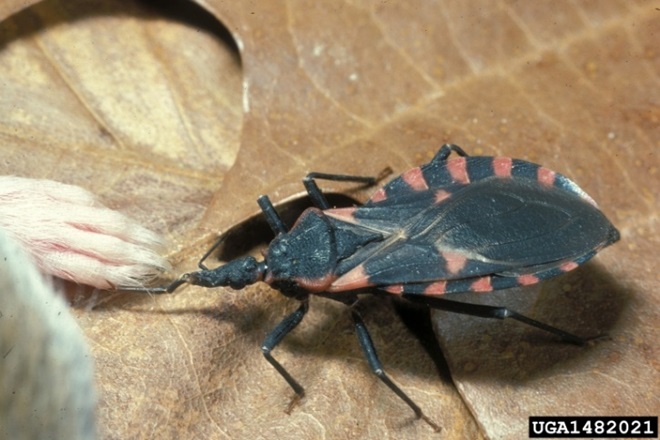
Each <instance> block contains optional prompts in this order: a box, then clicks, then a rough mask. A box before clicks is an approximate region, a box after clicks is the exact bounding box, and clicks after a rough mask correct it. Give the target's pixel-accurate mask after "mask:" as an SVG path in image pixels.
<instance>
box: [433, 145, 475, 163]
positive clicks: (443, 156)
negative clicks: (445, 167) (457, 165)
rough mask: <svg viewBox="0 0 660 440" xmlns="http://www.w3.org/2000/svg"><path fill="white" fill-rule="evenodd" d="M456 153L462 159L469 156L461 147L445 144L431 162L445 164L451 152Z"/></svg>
mask: <svg viewBox="0 0 660 440" xmlns="http://www.w3.org/2000/svg"><path fill="white" fill-rule="evenodd" d="M452 151H454V152H455V153H456V154H458V155H459V156H461V157H466V156H469V154H467V153H466V152H465V151H464V150H463V149H462V148H461V147H459V146H458V145H454V144H444V145H443V146H442V147H441V148H440V151H438V153H437V154H436V155H435V157H434V158H433V160H431V162H444V161H446V160H447V158H448V157H449V155H450V154H451V152H452Z"/></svg>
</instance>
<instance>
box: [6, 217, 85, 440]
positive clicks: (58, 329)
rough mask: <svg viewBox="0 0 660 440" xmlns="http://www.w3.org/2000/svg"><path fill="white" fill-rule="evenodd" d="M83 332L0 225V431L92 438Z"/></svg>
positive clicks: (17, 439)
mask: <svg viewBox="0 0 660 440" xmlns="http://www.w3.org/2000/svg"><path fill="white" fill-rule="evenodd" d="M95 408H96V397H95V392H94V372H93V366H92V360H91V357H90V354H89V352H88V351H87V347H86V345H85V339H84V337H83V335H82V332H81V331H80V328H79V327H78V325H77V324H76V321H75V320H74V319H73V317H72V316H71V315H70V314H69V307H68V305H67V304H66V303H65V302H64V300H63V299H62V297H61V296H60V295H59V294H56V293H55V292H54V290H53V288H52V286H51V285H50V283H48V282H47V281H46V280H45V279H44V277H43V275H41V274H40V273H39V272H38V271H37V269H36V267H35V266H34V265H33V264H32V262H31V261H30V260H29V259H28V258H27V257H26V255H25V254H24V252H23V250H22V249H21V248H20V247H19V246H18V244H16V243H15V242H14V241H13V240H11V239H10V238H9V237H8V236H7V234H6V233H5V232H4V231H3V230H2V229H1V228H0V438H2V439H12V440H36V439H69V440H83V439H84V440H91V439H94V438H95V437H96V422H95Z"/></svg>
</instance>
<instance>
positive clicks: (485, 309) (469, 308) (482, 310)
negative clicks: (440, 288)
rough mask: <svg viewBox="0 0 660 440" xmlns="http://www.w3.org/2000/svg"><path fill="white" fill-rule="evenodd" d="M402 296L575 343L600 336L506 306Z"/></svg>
mask: <svg viewBox="0 0 660 440" xmlns="http://www.w3.org/2000/svg"><path fill="white" fill-rule="evenodd" d="M403 298H404V299H407V300H408V301H411V302H415V303H422V304H426V305H427V306H429V307H431V308H434V309H439V310H445V311H448V312H453V313H460V314H463V315H471V316H478V317H481V318H495V319H506V318H511V319H514V320H516V321H518V322H522V323H523V324H527V325H530V326H532V327H536V328H538V329H541V330H544V331H546V332H548V333H552V334H554V335H557V336H559V337H560V338H561V340H562V341H564V342H568V343H571V344H575V345H585V344H586V343H587V342H588V341H589V340H592V339H597V338H600V336H596V337H595V338H587V339H585V338H581V337H579V336H576V335H574V334H572V333H568V332H566V331H564V330H561V329H559V328H556V327H552V326H550V325H548V324H544V323H542V322H540V321H537V320H535V319H532V318H528V317H527V316H525V315H522V314H520V313H518V312H515V311H513V310H510V309H508V308H506V307H497V306H488V305H482V304H471V303H464V302H460V301H451V300H448V299H445V298H437V297H433V296H426V295H414V294H413V295H411V294H407V295H406V294H403Z"/></svg>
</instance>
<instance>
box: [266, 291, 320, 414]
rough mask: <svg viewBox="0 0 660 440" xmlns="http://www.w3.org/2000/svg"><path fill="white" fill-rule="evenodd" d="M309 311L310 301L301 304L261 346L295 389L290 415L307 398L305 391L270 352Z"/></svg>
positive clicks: (288, 410) (267, 357)
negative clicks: (299, 402)
mask: <svg viewBox="0 0 660 440" xmlns="http://www.w3.org/2000/svg"><path fill="white" fill-rule="evenodd" d="M307 310H309V301H308V300H307V299H306V300H304V301H303V302H302V304H300V307H298V309H297V310H296V311H295V312H293V313H292V314H290V315H289V316H287V317H286V318H284V319H283V320H282V322H280V323H279V324H278V325H277V327H275V328H274V329H273V330H272V331H271V332H270V333H269V334H268V335H267V336H266V339H264V342H263V344H261V351H262V352H263V354H264V357H265V358H266V360H267V361H268V362H269V363H270V364H271V365H272V366H273V367H274V368H275V369H276V370H277V372H278V373H280V375H281V376H282V377H283V378H284V380H286V381H287V383H288V384H289V386H290V387H291V388H293V391H295V393H296V396H295V397H294V398H293V399H292V400H291V403H289V406H288V407H287V409H286V413H287V414H289V413H290V412H291V410H292V409H293V407H294V406H295V404H296V403H297V402H298V401H299V400H300V399H302V398H303V397H305V390H304V389H303V387H302V386H301V385H300V384H299V383H298V382H297V381H296V380H295V379H294V378H293V376H291V374H289V372H288V371H286V369H285V368H284V367H283V366H282V365H281V364H280V363H279V362H278V361H277V360H276V359H275V358H274V357H273V356H272V355H271V354H270V352H271V351H272V350H273V348H275V347H276V346H277V344H279V343H280V342H281V341H282V339H284V337H285V336H286V335H288V334H289V333H290V332H291V331H292V330H293V329H294V328H296V326H298V324H300V321H302V320H303V318H304V317H305V314H306V313H307Z"/></svg>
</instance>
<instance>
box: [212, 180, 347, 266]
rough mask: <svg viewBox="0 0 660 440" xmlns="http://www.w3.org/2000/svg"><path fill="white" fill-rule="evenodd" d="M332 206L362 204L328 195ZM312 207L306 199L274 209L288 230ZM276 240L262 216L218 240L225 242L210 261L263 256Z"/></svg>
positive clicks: (290, 202)
mask: <svg viewBox="0 0 660 440" xmlns="http://www.w3.org/2000/svg"><path fill="white" fill-rule="evenodd" d="M325 196H326V198H327V199H328V202H330V205H331V206H338V207H342V206H354V205H357V204H359V203H358V202H357V201H355V200H354V199H352V198H350V197H348V196H346V195H343V194H332V193H330V194H325ZM311 206H313V205H312V201H311V200H310V198H309V197H307V196H304V197H300V198H297V199H293V200H290V201H288V202H285V203H282V204H279V205H277V206H275V210H276V211H277V213H278V214H279V215H280V217H281V218H282V221H284V224H285V225H287V227H289V228H291V227H292V226H293V225H294V224H295V222H296V220H297V219H298V217H300V214H302V212H303V211H304V210H305V209H307V208H309V207H311ZM273 238H274V234H273V231H272V230H271V229H270V226H268V222H266V219H265V218H264V216H263V214H262V213H259V214H256V215H254V216H252V217H250V218H249V219H247V220H245V221H243V222H241V223H239V224H237V225H235V226H234V227H232V228H231V229H229V230H228V231H227V232H225V233H223V234H222V235H220V237H219V238H218V239H219V240H222V243H221V244H220V245H219V247H218V249H217V250H216V252H215V254H214V255H212V256H211V257H209V258H210V260H215V259H217V260H220V261H230V260H233V259H235V258H238V257H241V256H244V255H254V256H255V257H256V256H257V255H260V254H261V252H262V251H263V250H265V249H266V248H267V247H268V243H270V241H271V240H272V239H273Z"/></svg>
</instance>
